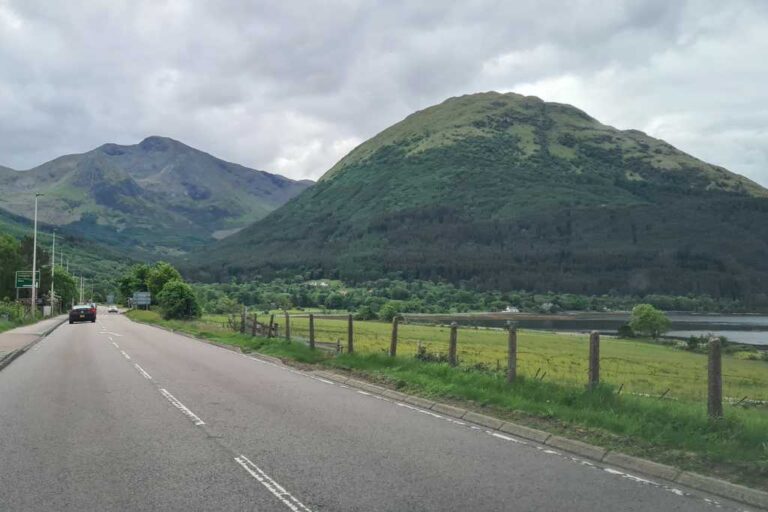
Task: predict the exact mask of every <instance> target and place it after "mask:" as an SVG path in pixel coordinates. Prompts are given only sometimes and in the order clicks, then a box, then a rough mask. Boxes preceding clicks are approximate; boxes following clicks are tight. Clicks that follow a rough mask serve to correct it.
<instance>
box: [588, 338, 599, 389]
mask: <svg viewBox="0 0 768 512" xmlns="http://www.w3.org/2000/svg"><path fill="white" fill-rule="evenodd" d="M598 384H600V333H599V332H597V331H592V332H591V333H589V385H588V386H587V387H588V388H589V389H594V388H595V387H597V385H598Z"/></svg>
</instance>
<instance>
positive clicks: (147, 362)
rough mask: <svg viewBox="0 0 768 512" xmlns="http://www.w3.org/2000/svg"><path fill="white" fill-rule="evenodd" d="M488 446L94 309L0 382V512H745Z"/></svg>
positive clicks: (563, 457) (493, 442) (500, 444)
mask: <svg viewBox="0 0 768 512" xmlns="http://www.w3.org/2000/svg"><path fill="white" fill-rule="evenodd" d="M497 436H498V434H496V435H492V434H491V433H490V432H488V431H486V430H485V429H483V428H477V427H473V426H472V425H470V424H467V423H465V422H459V421H455V420H450V419H448V418H444V417H440V416H439V415H435V414H432V413H426V412H424V411H420V410H419V409H417V408H414V407H411V406H405V405H404V404H399V403H396V402H394V401H391V400H385V399H382V398H379V397H375V396H373V395H369V394H365V393H363V392H361V391H357V390H354V389H351V388H346V387H344V386H342V385H339V384H333V383H330V382H325V381H323V380H319V379H318V378H316V377H313V376H309V375H307V374H305V373H302V372H299V371H297V370H294V369H292V368H288V367H283V366H280V365H276V364H273V363H269V362H265V361H260V360H257V359H254V358H251V357H248V356H244V355H241V354H238V353H235V352H232V351H229V350H225V349H223V348H219V347H216V346H213V345H209V344H205V343H202V342H197V341H194V340H190V339H189V338H186V337H184V336H180V335H176V334H172V333H169V332H166V331H164V330H160V329H157V328H153V327H150V326H146V325H141V324H136V323H133V322H131V321H130V320H128V319H127V318H124V317H122V316H117V315H112V316H109V315H107V314H106V313H103V314H100V316H99V321H98V322H97V323H95V324H91V323H86V324H75V325H68V324H64V325H62V326H61V327H59V328H58V329H56V330H55V331H54V332H53V333H52V334H51V335H50V336H48V337H47V338H45V339H44V340H43V341H41V342H40V343H38V344H37V345H35V346H34V347H33V348H32V349H31V350H30V351H28V352H27V353H26V354H25V355H24V356H22V357H20V358H18V359H17V360H16V361H14V362H13V363H12V364H11V365H9V366H8V367H7V368H5V369H4V370H3V371H1V372H0V509H2V510H3V511H28V510H29V511H33V510H34V511H37V510H40V511H51V510H56V511H90V510H94V511H97V510H98V511H112V510H115V511H117V510H120V511H122V510H130V511H134V510H142V511H144V510H147V511H149V510H163V511H175V510H184V511H190V510H207V511H210V510H222V511H229V510H233V511H240V510H243V511H246V510H258V511H287V510H293V511H301V512H307V511H310V510H312V511H332V510H333V511H336V510H338V511H385V510H387V511H433V510H434V511H454V510H456V511H463V510H473V511H482V510H510V511H529V510H530V511H533V510H535V511H550V510H551V511H565V510H567V511H569V512H578V511H590V512H591V511H595V510H601V511H608V510H621V511H653V512H660V511H691V512H693V511H701V510H709V509H711V510H726V511H728V510H734V511H736V510H738V511H743V510H749V507H745V506H740V505H738V504H736V503H733V502H729V501H728V500H725V499H721V498H713V497H711V496H705V495H703V494H702V493H700V492H697V491H692V490H689V489H685V488H683V487H681V486H678V485H672V484H664V483H663V482H661V481H657V482H646V481H643V480H642V479H638V478H635V477H633V476H632V475H626V474H625V473H623V472H619V471H615V470H613V469H611V468H604V467H602V466H597V465H590V464H588V463H587V462H586V461H583V460H580V459H578V458H573V457H570V456H568V455H567V454H566V453H561V452H558V451H555V450H551V449H547V448H545V447H542V446H538V445H536V444H535V443H532V442H522V441H521V440H516V439H514V438H512V437H510V436H498V437H497ZM717 507H721V508H717Z"/></svg>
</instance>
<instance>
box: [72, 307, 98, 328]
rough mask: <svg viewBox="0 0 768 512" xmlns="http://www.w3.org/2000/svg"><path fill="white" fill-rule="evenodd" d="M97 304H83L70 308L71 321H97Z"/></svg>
mask: <svg viewBox="0 0 768 512" xmlns="http://www.w3.org/2000/svg"><path fill="white" fill-rule="evenodd" d="M95 321H96V306H95V305H94V304H82V305H78V306H74V307H73V308H72V309H70V310H69V323H71V324H73V323H75V322H95Z"/></svg>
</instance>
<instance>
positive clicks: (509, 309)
mask: <svg viewBox="0 0 768 512" xmlns="http://www.w3.org/2000/svg"><path fill="white" fill-rule="evenodd" d="M504 312H505V313H519V312H520V309H519V308H516V307H515V306H507V309H505V310H504Z"/></svg>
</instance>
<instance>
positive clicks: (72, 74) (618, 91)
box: [0, 0, 768, 184]
mask: <svg viewBox="0 0 768 512" xmlns="http://www.w3.org/2000/svg"><path fill="white" fill-rule="evenodd" d="M106 5H107V4H101V5H99V3H96V2H88V1H82V2H45V1H42V0H37V1H35V0H10V1H9V0H0V165H10V166H12V167H16V168H27V167H30V166H33V165H37V164H39V163H42V161H44V160H46V159H49V158H53V157H55V156H58V155H60V154H63V153H71V152H76V151H84V150H88V149H90V148H92V147H95V146H97V145H99V144H101V143H104V142H107V141H114V142H119V143H132V142H136V141H138V140H140V139H141V138H143V137H144V136H146V135H150V134H160V135H167V136H171V137H174V138H177V139H180V140H182V141H184V142H186V143H188V144H191V145H194V146H196V147H199V148H200V149H203V150H206V151H209V152H211V153H213V154H215V155H217V156H219V157H222V158H226V159H228V160H232V161H236V162H239V163H243V164H245V165H249V166H252V167H257V168H261V169H265V170H270V171H274V172H281V173H285V174H286V175H289V176H292V177H295V178H304V177H312V178H317V177H318V176H319V175H320V174H322V173H323V172H324V171H325V170H327V169H328V168H329V167H330V166H332V165H333V164H334V163H335V161H336V160H337V159H338V158H340V157H341V156H343V155H344V154H345V153H346V152H347V151H348V150H349V149H351V148H352V147H353V146H354V145H355V144H357V143H359V142H361V141H363V140H365V139H366V138H368V137H370V136H372V135H374V134H375V133H377V132H378V131H380V130H382V129H384V128H386V127H387V126H389V125H390V124H392V123H394V122H397V121H398V120H400V119H402V118H403V117H405V116H406V115H408V114H410V113H411V112H412V111H413V110H416V109H420V108H424V107H427V106H429V105H431V104H434V103H438V102H440V101H442V100H444V99H445V98H446V97H448V96H455V95H459V94H465V93H470V92H476V91H484V90H490V89H497V90H518V91H522V92H525V93H527V94H536V95H538V96H540V97H542V98H543V99H547V100H553V101H567V102H571V103H574V104H575V105H576V106H578V107H580V108H582V109H583V110H586V111H587V112H589V113H591V114H593V115H594V116H596V117H598V118H599V119H601V120H603V121H605V122H607V123H610V124H614V125H616V126H618V127H621V128H630V127H632V128H639V129H643V130H645V131H647V132H649V133H650V134H651V135H655V136H659V137H662V138H666V139H668V140H669V141H670V142H672V143H673V144H676V145H678V146H680V147H681V148H682V149H684V150H687V151H689V152H692V153H693V154H695V155H696V156H699V157H701V158H703V159H707V160H711V161H713V162H715V163H718V164H721V165H724V166H726V167H728V168H730V169H732V170H734V171H736V172H741V173H744V174H747V175H748V176H750V177H752V178H753V179H755V180H757V181H759V182H761V183H763V184H768V167H767V166H766V162H767V161H768V156H767V155H766V153H768V139H767V138H766V133H765V130H764V129H763V128H762V127H763V126H765V125H766V123H765V122H766V121H767V120H768V119H766V114H765V112H764V109H763V110H761V107H762V106H763V105H765V104H766V103H765V100H766V99H768V98H766V93H765V92H764V87H762V82H763V81H765V79H766V78H768V70H766V69H764V66H761V65H760V64H759V63H760V62H761V61H762V56H763V55H764V54H765V50H766V49H768V48H766V47H765V45H766V36H764V35H763V34H764V33H766V29H767V28H768V12H766V8H765V4H764V3H762V2H758V1H735V2H729V3H722V2H715V1H711V0H691V1H680V2H669V1H660V0H654V1H629V0H627V1H615V2H604V1H598V0H574V1H571V2H562V1H560V0H546V1H535V0H530V1H516V2H505V1H483V0H469V1H464V2H405V1H384V0H381V1H378V2H376V1H372V0H371V1H353V0H333V1H328V2H322V3H320V2H309V1H292V2H280V3H276V2H253V1H250V0H226V1H222V2H206V1H192V0H187V1H185V0H167V1H161V0H136V1H127V0H126V1H113V2H110V3H109V4H108V5H109V7H108V8H107V7H106ZM737 57H742V58H737ZM718 68H719V69H718ZM761 112H762V113H761Z"/></svg>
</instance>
